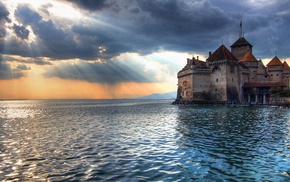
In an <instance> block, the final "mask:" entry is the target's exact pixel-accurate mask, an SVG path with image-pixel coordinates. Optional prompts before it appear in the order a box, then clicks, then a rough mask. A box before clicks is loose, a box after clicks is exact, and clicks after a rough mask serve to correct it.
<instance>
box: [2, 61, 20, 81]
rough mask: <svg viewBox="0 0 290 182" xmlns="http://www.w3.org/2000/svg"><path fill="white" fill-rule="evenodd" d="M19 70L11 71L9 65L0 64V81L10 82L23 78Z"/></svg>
mask: <svg viewBox="0 0 290 182" xmlns="http://www.w3.org/2000/svg"><path fill="white" fill-rule="evenodd" d="M23 76H24V74H23V73H22V72H21V71H20V70H19V69H12V68H11V67H10V65H9V64H5V63H2V62H0V80H11V79H18V78H21V77H23Z"/></svg>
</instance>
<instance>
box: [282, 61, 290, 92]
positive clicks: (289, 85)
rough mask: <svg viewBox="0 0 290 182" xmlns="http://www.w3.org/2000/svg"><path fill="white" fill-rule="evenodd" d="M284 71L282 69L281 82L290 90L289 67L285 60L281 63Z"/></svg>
mask: <svg viewBox="0 0 290 182" xmlns="http://www.w3.org/2000/svg"><path fill="white" fill-rule="evenodd" d="M283 65H284V71H283V83H284V84H285V85H286V86H287V89H288V90H290V83H289V82H290V67H289V65H288V64H287V62H286V61H285V62H284V63H283Z"/></svg>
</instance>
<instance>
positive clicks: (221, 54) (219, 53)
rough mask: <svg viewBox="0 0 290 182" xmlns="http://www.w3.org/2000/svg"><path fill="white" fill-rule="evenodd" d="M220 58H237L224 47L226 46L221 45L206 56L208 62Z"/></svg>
mask: <svg viewBox="0 0 290 182" xmlns="http://www.w3.org/2000/svg"><path fill="white" fill-rule="evenodd" d="M220 60H237V58H236V57H235V56H234V55H233V54H232V53H231V52H230V51H229V50H228V49H227V48H226V46H224V45H221V46H220V47H219V48H218V49H217V50H216V51H215V52H214V53H212V54H211V55H210V56H209V57H208V58H207V61H209V62H213V61H220Z"/></svg>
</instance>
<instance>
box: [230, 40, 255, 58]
mask: <svg viewBox="0 0 290 182" xmlns="http://www.w3.org/2000/svg"><path fill="white" fill-rule="evenodd" d="M252 48H253V46H252V45H251V44H250V43H249V42H248V41H247V40H246V39H245V38H244V37H240V38H239V39H238V40H237V41H236V42H235V43H233V45H231V52H232V54H233V55H234V56H235V57H236V58H237V59H238V60H240V59H241V58H242V57H243V56H244V55H246V54H247V53H248V52H252Z"/></svg>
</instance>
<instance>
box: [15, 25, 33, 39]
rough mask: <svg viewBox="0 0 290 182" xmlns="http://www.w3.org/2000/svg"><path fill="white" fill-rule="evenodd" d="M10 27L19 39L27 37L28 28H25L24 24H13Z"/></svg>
mask: <svg viewBox="0 0 290 182" xmlns="http://www.w3.org/2000/svg"><path fill="white" fill-rule="evenodd" d="M12 29H13V30H14V32H15V34H16V35H17V37H19V38H21V39H28V36H29V30H27V29H26V28H25V27H24V26H18V25H15V24H14V25H13V27H12Z"/></svg>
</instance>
